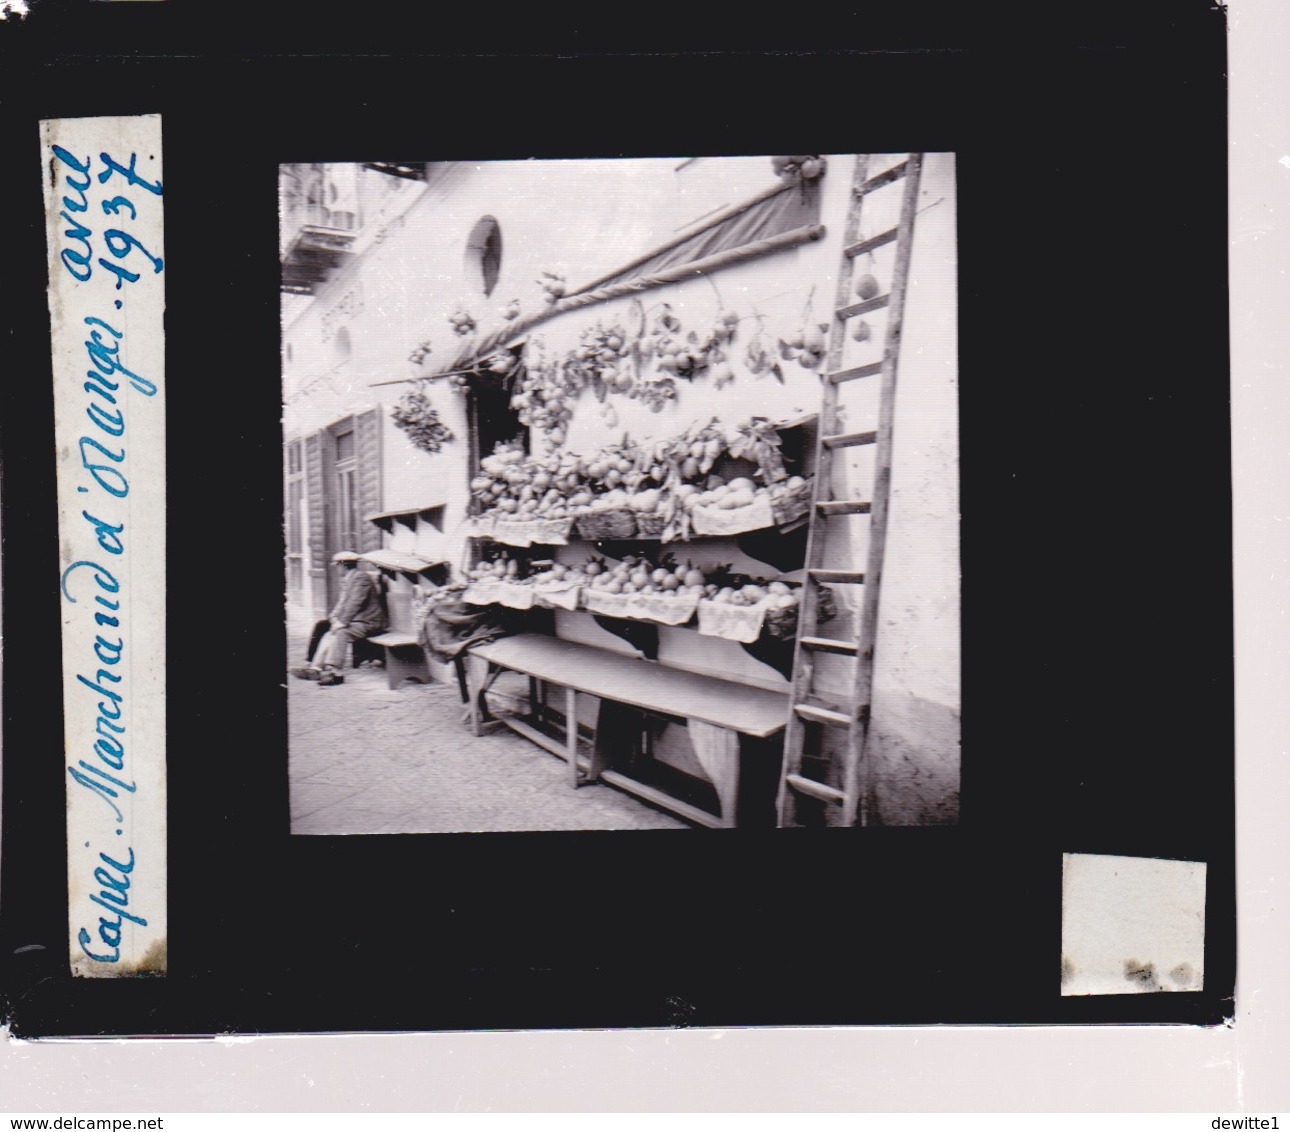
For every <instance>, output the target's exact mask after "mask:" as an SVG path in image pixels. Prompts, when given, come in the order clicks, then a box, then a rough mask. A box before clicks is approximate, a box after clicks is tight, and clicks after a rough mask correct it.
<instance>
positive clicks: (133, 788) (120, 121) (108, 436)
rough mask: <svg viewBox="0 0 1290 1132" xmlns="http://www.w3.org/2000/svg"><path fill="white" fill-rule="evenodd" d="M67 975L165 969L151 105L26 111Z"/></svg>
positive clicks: (160, 405) (161, 448)
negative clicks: (104, 111) (47, 376)
mask: <svg viewBox="0 0 1290 1132" xmlns="http://www.w3.org/2000/svg"><path fill="white" fill-rule="evenodd" d="M41 159H42V160H41V170H42V180H43V183H44V190H45V216H46V231H47V234H48V242H49V312H50V331H51V339H52V348H53V374H54V417H55V421H54V434H55V443H56V450H57V460H58V536H59V558H60V567H59V568H60V571H61V578H60V607H61V611H62V639H63V715H64V734H65V755H66V763H67V778H66V786H67V855H68V862H67V865H68V877H67V895H68V927H69V951H70V957H71V967H72V971H73V972H74V973H75V974H77V975H88V976H98V977H103V976H108V977H110V976H115V975H160V974H164V973H165V970H166V777H165V765H166V694H165V693H166V686H165V656H166V636H165V629H166V626H165V612H166V609H165V603H166V568H165V564H166V529H165V519H166V467H165V450H166V433H165V382H164V380H163V363H164V340H163V333H164V327H163V312H164V310H165V278H166V276H165V250H164V246H163V239H162V201H163V197H162V175H161V119H160V117H158V116H156V115H147V116H139V117H130V118H65V119H57V120H52V121H45V122H42V123H41Z"/></svg>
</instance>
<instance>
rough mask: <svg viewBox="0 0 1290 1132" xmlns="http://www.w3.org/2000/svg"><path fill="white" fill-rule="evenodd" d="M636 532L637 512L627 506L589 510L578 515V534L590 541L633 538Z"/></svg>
mask: <svg viewBox="0 0 1290 1132" xmlns="http://www.w3.org/2000/svg"><path fill="white" fill-rule="evenodd" d="M635 533H636V513H635V512H634V511H629V510H627V509H626V508H625V507H620V508H616V509H614V510H610V511H588V512H587V513H586V514H585V515H580V516H579V517H578V534H580V535H581V536H582V537H583V538H584V539H586V540H587V541H588V542H597V541H599V540H600V539H610V538H631V537H632V535H634V534H635Z"/></svg>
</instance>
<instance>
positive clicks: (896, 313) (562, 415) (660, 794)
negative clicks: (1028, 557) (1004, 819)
mask: <svg viewBox="0 0 1290 1132" xmlns="http://www.w3.org/2000/svg"><path fill="white" fill-rule="evenodd" d="M267 206H269V202H266V207H267ZM279 207H280V241H279V245H280V246H279V251H280V256H281V264H282V373H283V380H282V389H283V417H282V420H283V475H284V489H283V499H284V509H285V515H284V547H285V592H286V607H285V613H286V624H287V641H288V649H289V656H288V657H287V658H286V664H287V669H288V672H289V674H290V678H289V679H288V681H287V683H288V723H289V736H290V738H289V776H290V805H291V831H292V833H293V834H390V833H409V834H415V833H466V832H507V831H542V830H658V829H693V828H774V827H776V826H780V827H787V826H857V825H882V826H930V825H953V824H955V823H957V821H958V817H959V809H958V798H959V769H960V734H959V719H960V712H961V691H960V688H961V682H960V647H959V644H960V642H959V634H960V601H959V588H960V587H959V581H960V562H959V505H958V470H959V469H958V364H957V341H958V331H957V313H958V304H957V270H958V262H957V246H956V173H955V158H954V155H953V154H951V153H872V154H816V155H780V156H771V155H754V156H746V157H685V156H677V157H675V158H665V157H652V158H632V159H590V158H588V159H576V160H531V161H484V162H469V161H449V162H445V161H439V162H423V163H394V162H370V163H347V164H340V163H315V164H284V165H282V166H281V169H280V199H279Z"/></svg>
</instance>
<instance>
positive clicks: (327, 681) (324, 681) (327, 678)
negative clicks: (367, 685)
mask: <svg viewBox="0 0 1290 1132" xmlns="http://www.w3.org/2000/svg"><path fill="white" fill-rule="evenodd" d="M343 683H345V677H343V676H342V675H341V674H340V673H339V672H324V673H323V674H322V675H321V676H319V677H318V686H319V687H320V688H330V687H332V685H334V684H343Z"/></svg>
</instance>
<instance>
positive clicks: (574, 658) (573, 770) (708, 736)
mask: <svg viewBox="0 0 1290 1132" xmlns="http://www.w3.org/2000/svg"><path fill="white" fill-rule="evenodd" d="M470 656H471V657H474V658H476V661H477V663H476V664H474V665H472V666H471V668H472V669H473V670H474V671H473V680H472V683H473V687H472V688H471V699H470V711H471V724H472V729H473V731H474V733H475V734H476V735H480V734H483V732H484V731H485V730H486V729H488V728H491V727H493V726H498V725H501V724H505V725H506V726H507V727H510V728H511V729H512V730H513V731H516V732H518V733H519V734H520V735H523V736H524V737H525V738H527V739H531V740H532V741H533V742H535V743H537V744H538V745H539V746H541V747H543V748H545V749H546V750H549V751H551V752H552V753H554V754H557V755H559V756H560V757H561V758H563V759H565V760H566V761H567V762H568V763H569V774H570V781H571V783H572V784H573V785H574V786H575V787H577V786H580V785H582V784H583V783H588V782H599V781H603V782H606V783H609V784H610V785H612V786H617V787H619V788H620V789H622V790H626V791H627V792H629V793H631V794H634V795H636V796H637V797H639V798H642V799H644V800H645V801H648V802H651V803H653V804H654V805H657V806H661V807H663V808H664V809H668V810H671V811H672V812H673V813H676V814H678V815H680V816H681V817H683V818H686V819H687V820H689V821H692V822H695V823H697V824H700V825H705V826H708V827H710V828H729V827H732V826H733V825H734V824H735V821H736V818H737V813H736V809H737V801H738V797H739V782H740V773H741V764H742V763H743V761H744V760H745V758H746V757H748V756H749V749H748V747H747V745H746V744H744V743H742V742H741V740H742V739H743V738H744V737H746V738H748V739H752V740H768V739H771V738H772V737H774V736H777V735H778V734H779V733H780V732H781V731H783V730H784V728H785V726H786V724H787V722H788V710H789V694H788V691H787V689H786V690H785V691H783V692H775V691H768V690H766V689H763V688H750V687H748V686H747V685H745V684H736V683H733V682H732V681H729V680H720V679H717V678H716V677H712V676H702V675H699V674H697V673H693V672H685V671H682V670H681V669H676V668H668V667H666V666H665V665H661V664H659V663H658V662H656V661H649V660H641V659H637V658H635V657H630V656H622V655H620V654H618V653H611V652H606V651H605V650H604V649H598V648H593V647H592V646H590V645H583V644H578V643H577V642H575V641H564V640H560V639H558V638H555V637H547V636H541V635H537V634H521V635H520V636H516V637H507V638H504V639H502V640H500V641H493V642H491V643H489V644H483V645H477V646H476V647H475V648H473V649H472V650H471V652H470ZM503 670H508V671H512V672H519V673H522V674H524V675H527V676H528V677H529V678H530V685H531V687H532V686H533V684H534V682H535V681H539V680H540V681H545V682H547V683H550V684H555V685H558V686H560V687H562V688H564V690H565V695H564V716H565V722H564V731H565V736H564V743H563V744H561V743H558V742H557V741H556V740H554V739H552V738H551V737H550V736H549V735H547V734H545V733H544V732H542V731H540V730H538V729H537V728H536V727H534V726H533V724H532V723H531V722H529V721H528V720H524V719H520V718H517V717H513V716H503V717H502V718H500V719H495V720H490V719H487V716H488V714H489V713H488V708H487V704H486V703H485V701H484V696H485V695H486V693H487V692H488V690H489V689H490V688H491V687H492V685H493V682H494V681H495V680H496V679H497V677H498V675H499V674H500V673H501V672H502V671H503ZM579 692H582V693H584V694H585V695H589V696H594V697H596V698H597V699H599V700H600V701H601V702H602V715H601V718H602V720H603V719H604V717H605V716H604V705H605V704H606V703H612V704H621V705H625V706H627V707H629V708H634V709H637V710H639V711H642V712H647V713H652V714H657V715H663V716H671V717H679V718H681V719H684V720H685V721H686V723H687V725H688V726H689V727H690V730H691V733H692V734H691V738H692V740H693V741H694V745H695V748H696V754H697V753H698V751H699V748H700V746H702V747H703V751H702V753H701V754H698V757H699V761H700V763H701V764H702V765H703V767H704V771H705V772H706V773H707V774H708V776H709V778H710V779H711V781H712V784H713V786H714V787H715V789H716V793H717V800H718V809H719V813H718V814H715V815H714V814H711V813H709V812H708V811H706V810H703V809H700V808H699V807H697V806H693V805H691V804H689V803H688V802H685V801H682V800H681V799H678V798H674V797H672V796H671V795H670V794H667V793H666V792H664V791H663V790H660V789H659V788H658V787H656V786H652V785H650V784H648V783H644V782H640V781H637V780H636V779H633V778H630V777H629V776H627V775H625V774H623V773H621V772H620V771H617V770H615V769H612V767H611V762H612V760H613V757H614V755H615V754H616V753H617V752H615V751H613V750H611V749H609V746H610V744H611V743H612V737H609V736H602V734H601V730H602V728H601V727H599V726H598V727H597V729H596V741H595V743H594V745H593V747H592V749H591V751H590V752H589V753H588V754H587V755H585V756H584V755H583V754H582V753H580V751H579V741H578V713H577V706H576V696H577V693H579ZM534 698H535V697H534V696H533V695H531V696H530V699H531V700H532V699H534ZM530 706H531V707H532V706H534V705H532V704H531V705H530ZM770 746H771V747H772V749H777V745H774V744H772V745H770ZM766 747H767V744H765V743H762V744H760V745H759V748H758V749H759V750H761V751H765V749H766ZM774 771H775V775H776V776H777V775H778V766H776V767H775V768H774Z"/></svg>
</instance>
